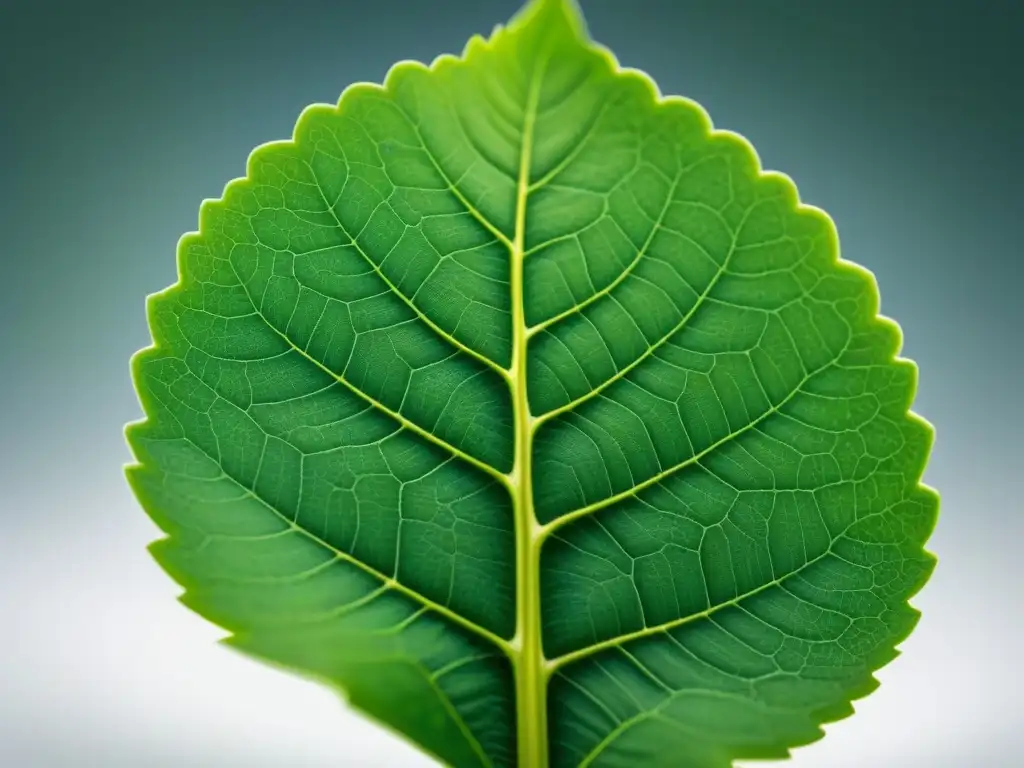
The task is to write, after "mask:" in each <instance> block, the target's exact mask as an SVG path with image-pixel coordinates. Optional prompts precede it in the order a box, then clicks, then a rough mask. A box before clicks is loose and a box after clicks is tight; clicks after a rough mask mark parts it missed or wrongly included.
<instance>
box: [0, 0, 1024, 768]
mask: <svg viewBox="0 0 1024 768" xmlns="http://www.w3.org/2000/svg"><path fill="white" fill-rule="evenodd" d="M517 5H518V2H517V0H434V2H427V1H426V0H376V2H369V3H367V2H354V1H353V0H347V1H346V0H332V1H331V2H326V1H325V2H315V1H307V0H302V1H300V0H289V1H288V2H285V3H275V2H269V1H268V0H246V1H245V2H243V1H242V0H238V1H237V2H224V1H222V0H187V1H184V0H178V1H177V2H159V3H158V2H146V1H143V0H92V1H91V2H85V1H84V0H60V1H58V2H54V1H50V2H47V1H46V0H23V1H22V2H16V1H15V2H12V0H0V137H2V140H3V148H4V151H3V152H2V153H0V179H2V182H3V183H2V185H0V228H2V229H0V232H2V237H0V262H2V267H3V271H2V273H0V361H2V362H0V408H2V418H0V454H2V461H0V523H2V527H0V765H4V766H11V768H21V767H22V766H26V767H34V766H43V767H45V768H49V767H50V766H55V767H58V766H68V767H71V766H131V767H132V768H135V767H137V766H143V765H145V766H160V767H163V766H168V767H171V766H199V767H203V768H205V767H207V766H209V767H211V768H219V767H220V766H224V767H227V768H231V767H234V766H246V767H250V766H252V767H257V766H258V767H264V766H266V767H267V768H270V767H284V768H305V767H307V766H309V767H317V768H319V767H321V766H322V767H323V768H327V767H328V766H338V765H351V766H396V767H400V768H405V767H406V766H408V767H409V768H414V767H415V766H428V765H430V764H431V763H430V761H429V760H427V759H425V758H423V757H422V756H420V755H419V754H418V753H416V752H415V751H414V750H412V749H411V748H410V747H408V746H406V745H405V744H404V743H403V742H401V741H399V740H397V739H395V738H394V737H392V736H391V735H390V734H388V733H387V732H385V731H384V730H383V729H381V728H379V727H377V726H375V725H373V724H370V723H368V722H366V721H364V720H363V719H362V718H361V717H359V716H357V715H355V714H353V713H351V712H350V711H348V710H347V709H345V708H344V707H343V706H342V705H341V704H340V703H339V701H338V699H337V697H336V696H335V695H334V694H332V693H331V692H330V691H328V690H326V689H322V688H320V687H318V686H316V685H314V684H312V683H308V682H306V681H303V680H301V679H299V678H295V677H292V676H290V675H286V674H284V673H281V672H278V671H275V670H272V669H270V668H267V667H263V666H262V665H260V664H257V663H255V662H253V661H250V660H248V659H246V658H243V657H241V656H239V655H236V654H235V653H233V652H231V651H229V650H227V649H225V648H223V647H221V646H219V645H217V644H216V643H215V642H214V641H215V639H216V638H218V637H220V636H221V634H222V633H221V632H220V631H219V630H218V629H216V628H215V627H213V626H212V625H209V624H207V623H206V622H204V621H203V620H202V619H200V618H198V617H197V616H195V615H193V614H191V613H190V612H188V611H187V610H186V609H185V608H183V607H182V606H180V605H179V604H178V603H176V602H175V600H174V597H175V595H176V594H177V592H178V589H177V587H176V586H175V585H174V584H173V583H172V582H171V581H170V580H169V579H168V578H167V577H166V576H164V574H163V573H162V572H161V571H160V570H159V569H158V568H157V566H156V565H155V564H154V563H153V562H152V561H151V560H150V559H149V557H148V555H147V553H146V551H145V548H144V547H145V545H146V544H147V543H148V542H149V541H150V540H151V539H153V538H154V537H155V536H156V535H157V531H156V529H155V527H154V526H153V525H152V524H151V523H150V522H149V521H148V519H147V518H146V517H145V516H144V514H143V513H142V512H141V511H140V510H139V509H138V507H137V506H136V504H135V501H134V499H133V497H132V496H131V494H130V492H129V490H128V488H127V485H126V484H125V482H124V480H123V476H122V464H123V463H124V462H126V461H127V460H128V459H129V454H128V451H127V449H126V447H125V445H124V441H123V438H122V433H121V430H122V426H123V424H124V423H125V422H126V421H129V420H134V419H136V418H138V416H139V408H138V405H137V403H136V399H135V395H134V393H133V390H132V387H131V382H130V380H129V377H128V358H129V356H130V355H131V353H132V352H134V351H135V350H136V349H137V348H139V347H142V346H145V345H146V344H147V343H148V340H149V334H148V330H147V328H146V325H145V317H144V314H143V301H144V297H145V295H146V294H147V293H150V292H153V291H156V290H159V289H161V288H163V287H164V286H166V285H167V284H169V283H171V282H173V281H174V279H175V261H174V249H175V244H176V242H177V239H178V237H179V235H181V234H182V233H183V232H185V231H188V230H191V229H193V228H194V227H195V225H196V216H197V211H198V207H199V203H200V201H201V200H202V199H203V198H205V197H216V196H219V194H220V192H221V190H222V188H223V185H224V183H225V182H226V181H228V180H229V179H231V178H233V177H235V176H238V175H241V174H242V173H244V164H245V159H246V157H247V155H248V153H249V151H250V150H251V149H252V148H253V147H254V146H256V145H257V144H259V143H261V142H264V141H267V140H272V139H279V138H286V137H287V136H288V135H290V132H291V128H292V125H293V123H294V121H295V119H296V117H297V116H298V114H299V112H300V111H301V109H302V108H303V107H304V106H305V105H307V104H308V103H311V102H324V101H327V102H334V101H335V100H336V98H337V96H338V94H339V93H340V91H341V90H342V88H343V87H344V86H345V85H347V84H348V83H350V82H353V81H358V80H371V81H378V82H379V81H380V80H381V79H382V78H383V76H384V73H385V71H386V70H387V68H388V66H389V65H390V64H391V63H393V62H394V61H396V60H398V59H402V58H415V59H419V60H426V61H429V60H430V59H432V58H433V57H434V56H435V55H437V54H439V53H443V52H458V51H461V49H462V46H463V44H464V42H465V41H466V40H467V38H468V37H469V36H470V35H471V34H472V33H474V32H484V33H486V32H489V31H490V29H491V27H492V26H493V24H494V23H495V22H498V21H503V20H505V19H507V18H508V17H509V16H511V15H512V14H513V13H514V12H515V11H516V9H517ZM583 6H584V10H585V11H586V13H587V16H588V19H589V23H590V28H591V31H592V33H593V35H594V37H595V38H596V39H597V40H599V41H601V42H603V43H605V44H607V45H608V46H610V47H611V48H612V49H613V50H614V51H615V52H616V54H617V55H618V57H619V59H620V61H622V62H623V63H624V64H626V65H630V66H636V67H639V68H642V69H645V70H647V71H648V72H649V73H650V74H651V75H652V76H653V77H654V78H655V80H656V81H657V82H658V83H659V85H660V87H661V89H662V91H663V92H665V93H679V94H683V95H686V96H690V97H691V98H694V99H696V100H697V101H699V102H701V103H702V104H703V105H704V106H705V107H706V108H707V109H708V111H709V112H710V114H711V116H712V118H713V119H714V121H715V123H716V125H717V126H718V127H721V128H729V129H732V130H735V131H738V132H740V133H742V134H744V135H745V136H747V137H748V138H749V139H750V140H751V141H752V142H753V143H754V145H755V146H756V147H757V149H758V151H759V153H760V155H761V158H762V161H763V163H764V165H765V167H767V168H770V169H776V170H781V171H784V172H786V173H788V174H790V175H791V176H792V177H793V178H794V179H795V180H796V182H797V184H798V185H799V188H800V191H801V195H802V198H803V199H804V200H805V201H806V202H809V203H812V204H814V205H817V206H820V207H822V208H824V209H825V210H827V211H829V212H830V213H831V215H832V216H833V218H834V219H835V221H836V223H837V225H838V228H839V233H840V237H841V240H842V243H843V254H844V256H846V257H847V258H849V259H851V260H854V261H857V262H859V263H861V264H863V265H865V266H867V267H868V268H870V269H872V270H873V271H874V272H875V273H876V275H877V276H878V280H879V283H880V286H881V291H882V296H883V311H884V312H885V313H886V314H888V315H890V316H891V317H894V318H896V319H897V320H898V321H899V322H900V323H901V324H902V326H903V329H904V332H905V335H906V343H905V354H906V355H907V356H909V357H911V358H913V359H915V360H917V362H918V363H919V365H920V367H921V386H920V391H919V395H918V399H917V406H916V410H917V411H918V412H919V413H921V414H922V415H924V416H925V417H927V418H928V419H929V420H931V421H932V422H933V423H934V424H935V425H936V427H937V429H938V441H937V444H936V448H935V451H934V454H933V458H932V462H931V464H930V466H929V469H928V472H927V475H926V480H927V481H928V482H929V483H930V484H931V485H934V486H936V487H937V488H939V490H940V491H941V492H942V494H943V511H942V517H941V520H940V523H939V526H938V529H937V531H936V533H935V535H934V537H933V539H932V541H931V549H932V550H933V551H934V552H936V553H937V554H938V556H939V558H940V563H939V567H938V569H937V570H936V572H935V576H934V577H933V579H932V581H931V583H930V584H929V586H928V587H927V588H926V589H925V590H924V591H923V592H922V593H921V594H920V595H919V596H918V597H917V598H915V600H914V604H915V605H916V606H918V607H919V608H920V609H921V610H922V611H923V612H924V616H923V619H922V620H921V623H920V624H919V626H918V629H917V631H916V632H915V634H914V635H913V636H912V637H911V638H910V639H909V640H908V641H907V642H906V643H905V644H904V645H903V650H904V655H903V656H901V657H900V658H899V659H898V660H897V661H895V662H893V663H892V664H891V665H890V666H888V667H887V668H885V669H884V670H883V672H882V673H881V674H880V679H881V681H882V687H881V688H880V689H879V690H878V691H877V692H876V693H874V694H873V695H872V696H870V697H869V698H868V699H865V700H863V701H862V702H861V703H859V704H858V707H857V709H858V714H857V715H856V716H854V717H853V718H852V719H848V720H845V721H842V722H840V723H837V724H835V725H832V726H830V727H829V728H828V729H827V730H828V734H829V735H828V737H827V738H826V739H825V740H824V741H822V742H819V743H817V744H815V745H812V746H810V747H808V748H805V749H801V750H798V751H797V753H796V757H795V759H794V760H793V761H792V763H791V765H792V766H793V768H805V767H806V768H813V767H814V766H827V767H828V768H839V767H840V766H841V767H843V768H854V767H856V768H863V767H865V766H866V767H871V766H894V767H897V766H898V767H900V768H915V767H916V766H922V767H923V766H928V767H929V768H961V767H963V768H974V767H975V766H978V767H981V766H985V767H986V768H987V767H988V766H996V767H997V768H1001V767H1002V766H1006V767H1007V768H1012V767H1013V766H1020V765H1024V735H1022V733H1024V727H1022V719H1024V718H1022V715H1021V712H1024V700H1022V694H1021V691H1022V689H1024V680H1022V664H1021V658H1022V654H1021V650H1022V646H1021V630H1022V629H1024V626H1022V624H1021V623H1020V618H1019V611H1020V607H1021V602H1022V601H1021V590H1020V585H1021V584H1022V583H1024V580H1022V570H1024V569H1022V567H1021V563H1020V560H1021V558H1022V556H1024V550H1022V549H1021V542H1022V534H1024V514H1022V508H1021V503H1020V498H1021V494H1020V492H1019V491H1018V490H1017V488H1015V487H1013V486H1015V485H1016V484H1017V483H1019V482H1020V479H1021V478H1020V475H1021V470H1022V469H1024V460H1022V452H1021V450H1020V442H1019V441H1020V436H1021V435H1022V434H1024V419H1022V411H1024V408H1022V405H1021V403H1022V399H1024V397H1022V396H1024V387H1022V372H1024V363H1022V359H1024V354H1022V353H1024V344H1022V342H1021V334H1022V333H1024V322H1022V321H1024V310H1022V306H1024V299H1022V298H1021V297H1022V296H1024V294H1022V291H1021V288H1020V285H1021V280H1022V279H1024V262H1022V258H1021V256H1022V248H1021V241H1022V236H1024V230H1022V228H1021V225H1022V220H1024V193H1022V185H1021V179H1022V177H1024V174H1022V171H1024V140H1022V137H1024V62H1022V60H1024V55H1021V54H1020V53H1016V54H1015V53H1014V51H1015V50H1017V51H1019V50H1020V48H1019V46H1020V45H1021V39H1022V37H1024V4H1022V3H1014V2H1012V1H1011V0H1006V2H1004V3H1000V2H993V1H992V0H988V1H987V2H980V1H979V0H959V1H958V2H930V3H924V2H921V3H912V2H903V3H894V2H883V1H882V0H870V1H868V2H865V1H864V0H858V2H853V0H850V1H849V2H823V1H822V0H817V1H816V2H815V1H814V0H761V1H758V0H747V2H739V1H738V0H729V1H723V0H715V1H713V0H698V1H695V2H685V1H684V0H664V1H663V2H655V0H647V1H646V2H642V1H641V0H583ZM1013 6H1016V11H1015V12H1014V11H1013V10H1012V9H1013ZM1014 711H1016V713H1017V714H1016V715H1014V714H1013V713H1014Z"/></svg>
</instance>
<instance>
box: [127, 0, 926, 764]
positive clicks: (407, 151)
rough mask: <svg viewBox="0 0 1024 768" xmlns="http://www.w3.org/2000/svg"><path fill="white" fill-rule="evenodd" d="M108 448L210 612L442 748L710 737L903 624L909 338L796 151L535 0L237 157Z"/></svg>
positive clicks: (832, 693)
mask: <svg viewBox="0 0 1024 768" xmlns="http://www.w3.org/2000/svg"><path fill="white" fill-rule="evenodd" d="M178 261H179V272H180V280H179V282H178V283H177V284H176V285H174V286H172V287H171V288H168V289H167V290H165V291H163V292H162V293H159V294H157V295H155V296H153V297H151V299H150V302H149V305H148V315H149V325H150V328H151V331H152V335H153V341H154V343H153V346H151V347H150V348H148V349H145V350H143V351H141V352H140V353H138V354H137V355H136V356H135V358H134V359H133V366H132V368H133V374H134V379H135V382H136V386H137V389H138V393H139V396H140V399H141V402H142V405H143V408H144V411H145V420H144V421H142V422H140V423H137V424H134V425H131V426H130V427H129V430H128V437H129V442H130V445H131V447H132V450H133V453H134V456H135V458H136V460H137V463H136V464H135V465H133V466H132V467H130V468H129V479H130V482H131V485H132V487H133V489H134V491H135V493H136V495H137V496H138V499H139V501H140V502H141V504H142V506H143V507H144V508H145V510H146V512H147V513H148V514H149V515H150V516H151V517H152V518H153V520H154V521H156V523H157V524H158V525H159V526H160V528H161V529H162V530H163V531H164V532H165V533H166V537H165V538H163V539H161V540H160V541H157V542H156V543H155V544H154V545H153V547H152V551H153V553H154V555H155V557H156V559H157V560H158V562H159V563H160V564H161V565H162V566H163V567H164V568H165V569H166V570H167V571H168V572H169V573H170V574H171V576H173V578H174V579H175V580H177V581H178V582H179V583H180V584H181V585H182V586H183V587H184V589H185V592H184V594H183V596H182V600H183V601H184V602H185V603H186V604H187V605H188V606H189V607H191V608H192V609H193V610H195V611H196V612H197V613H199V614H201V615H202V616H204V617H206V618H208V619H210V620H211V621H213V622H215V623H217V624H218V625H220V626H221V627H223V628H225V629H226V630H228V631H229V633H230V636H229V638H228V640H227V642H229V643H230V644H231V645H233V646H235V647H237V648H240V649H242V650H243V651H245V652H247V653H249V654H251V655H253V656H255V657H258V658H260V659H263V660H267V661H270V662H273V663H275V664H277V665H281V666H284V667H286V668H288V669H291V670H294V671H296V672H299V673H301V674H304V675H308V676H312V677H314V678H316V679H319V680H322V681H325V682H327V683H329V684H330V685H332V686H335V687H336V688H338V689H339V690H341V691H343V692H344V693H345V695H347V696H348V698H349V699H350V701H351V703H352V704H353V705H354V706H355V707H357V708H358V709H360V710H362V711H363V712H364V713H366V714H368V715H369V716H371V717H372V718H374V719H376V720H377V721H379V722H381V723H384V724H386V725H387V726H389V727H390V728H391V729H393V730H394V731H396V732H398V733H399V734H402V735H404V736H405V737H406V738H407V739H409V740H410V741H412V742H413V743H415V744H416V745H418V746H419V747H420V748H421V749H423V750H425V751H426V752H428V753H430V754H432V755H433V756H435V757H436V758H437V759H439V760H440V761H442V762H443V763H445V764H448V765H451V766H457V767H459V768H462V767H463V766H465V767H467V768H468V767H470V766H478V767H481V768H483V767H493V768H502V767H506V766H508V767H511V766H519V767H520V768H570V767H571V766H579V767H584V766H593V767H594V768H598V767H600V768H633V766H672V767H673V768H726V767H727V766H730V765H732V761H733V760H734V759H738V758H781V757H785V756H786V755H787V754H788V750H789V749H790V748H791V747H794V746H798V745H803V744H807V743H809V742H811V741H814V740H815V739H817V738H819V737H820V736H821V734H822V732H821V729H820V726H821V725H822V723H825V722H829V721H832V720H835V719H837V718H841V717H844V716H846V715H848V714H850V713H851V712H852V708H851V704H850V702H851V701H852V700H853V699H855V698H857V697H860V696H863V695H865V694H867V693H868V692H870V691H871V690H872V688H873V687H874V686H875V685H876V683H875V680H874V678H873V677H872V673H873V671H874V670H876V669H878V668H879V667H880V666H882V665H883V664H885V663H886V662H888V661H889V660H891V659H892V658H893V657H894V656H895V655H896V651H895V650H894V647H895V646H896V645H897V644H898V643H899V642H900V641H901V640H902V639H903V638H905V637H906V635H907V634H908V633H909V632H910V631H911V629H912V628H913V626H914V623H915V620H916V617H917V613H916V611H915V610H914V609H912V608H911V607H910V606H909V605H908V602H907V601H908V599H909V598H910V597H911V596H912V595H913V594H914V593H915V592H916V591H917V590H918V589H919V588H920V587H921V586H922V585H923V584H924V582H925V581H926V579H927V578H928V576H929V574H930V572H931V570H932V567H933V558H932V556H931V555H930V554H928V553H927V552H926V551H925V550H924V544H925V541H926V539H927V538H928V536H929V534H930V532H931V530H932V528H933V525H934V522H935V518H936V514H937V496H936V495H935V493H934V492H933V491H931V490H930V489H928V488H926V487H925V486H922V485H921V484H920V478H921V475H922V471H923V469H924V466H925V464H926V461H927V457H928V453H929V451H930V447H931V442H932V431H931V429H930V427H929V426H928V425H927V424H926V423H925V422H924V421H922V420H921V419H919V418H917V417H916V416H914V415H913V414H911V413H910V411H909V408H910V406H911V402H912V399H913V396H914V392H915V389H916V375H917V374H916V368H915V367H914V365H913V364H912V363H910V362H908V361H906V360H903V359H902V358H900V357H898V353H899V349H900V344H901V339H900V332H899V328H898V327H897V326H896V325H895V324H894V323H893V322H891V321H888V320H885V319H883V318H881V317H879V315H878V308H879V307H878V293H877V290H876V287H875V284H874V281H873V279H872V277H871V275H870V274H869V273H867V272H866V271H865V270H863V269H861V268H859V267H856V266H854V265H853V264H851V263H849V262H846V261H843V260H841V259H839V257H838V242H837V238H836V233H835V230H834V226H833V224H832V222H831V221H830V219H829V218H828V217H827V216H826V215H825V214H824V213H822V212H821V211H819V210H817V209H814V208H810V207H808V206H805V205H803V204H801V203H800V202H799V200H798V197H797V193H796V190H795V188H794V186H793V184H792V182H791V181H790V180H789V179H788V178H787V177H785V176H783V175H781V174H777V173H766V172H764V171H762V170H761V169H760V167H759V163H758V159H757V156H756V155H755V153H754V151H753V149H752V148H751V147H750V146H749V145H748V144H747V143H746V142H745V141H744V140H743V139H741V138H740V137H738V136H736V135H735V134H731V133H727V132H723V131H718V130H714V129H713V128H712V126H711V123H710V121H709V119H708V117H707V115H706V114H705V113H704V111H703V110H702V109H701V108H700V107H699V106H698V105H696V104H694V103H693V102H691V101H687V100H685V99H681V98H662V97H661V96H660V95H659V94H658V92H657V90H656V88H655V86H654V84H653V83H652V82H651V80H650V79H649V78H648V77H647V76H645V75H644V74H642V73H640V72H636V71H631V70H624V69H622V68H620V67H619V65H618V64H617V63H616V61H615V59H614V58H613V57H612V55H611V54H610V53H609V52H608V51H607V50H605V49H603V48H601V47H599V46H597V45H595V44H594V43H592V42H591V41H590V39H589V37H588V35H587V33H586V31H585V28H584V26H583V22H582V18H581V16H580V15H579V12H578V10H577V9H576V8H575V6H573V5H572V4H571V3H570V2H567V1H566V0H535V2H533V3H532V4H530V5H529V6H528V7H527V8H525V9H524V10H523V11H522V12H521V13H520V15H519V16H518V17H517V18H516V19H514V20H513V21H512V22H511V23H510V24H509V25H507V26H506V27H499V28H498V29H496V31H495V32H494V33H493V34H492V35H491V37H490V38H488V39H484V38H482V37H474V38H473V39H472V40H471V41H470V42H469V44H468V45H467V47H466V49H465V51H464V54H463V55H462V56H461V57H458V58H457V57H453V56H443V57H441V58H439V59H437V60H436V61H435V62H434V63H433V64H432V65H431V66H429V67H428V66H424V65H422V64H418V63H412V62H402V63H400V64H398V65H396V66H395V67H394V68H392V69H391V71H390V72H389V73H388V76H387V78H386V81H385V83H384V85H383V86H377V85H367V84H359V85H355V86H352V87H350V88H348V89H346V90H345V92H344V93H343V95H342V96H341V99H340V101H339V102H338V103H337V104H336V105H333V106H327V105H316V106H312V107H309V108H308V109H307V110H305V111H304V112H303V114H302V116H301V118H300V119H299V121H298V124H297V126H296V128H295V132H294V137H293V139H292V140H291V141H287V142H277V143H272V144H267V145H264V146H261V147H259V148H258V149H256V150H255V151H254V152H253V154H252V155H251V157H250V159H249V163H248V168H247V174H246V176H245V178H243V179H239V180H236V181H233V182H231V183H230V184H229V185H228V186H227V188H226V189H225V191H224V194H223V197H222V198H221V199H219V200H215V201H206V202H205V203H204V204H203V205H202V208H201V212H200V225H199V231H198V232H195V233H192V234H189V235H186V236H185V237H184V238H183V239H182V240H181V242H180V245H179V249H178Z"/></svg>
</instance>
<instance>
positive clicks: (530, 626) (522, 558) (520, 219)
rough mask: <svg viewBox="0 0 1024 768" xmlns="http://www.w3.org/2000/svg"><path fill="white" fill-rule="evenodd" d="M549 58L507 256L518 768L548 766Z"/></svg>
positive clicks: (529, 101) (527, 122) (532, 99)
mask: <svg viewBox="0 0 1024 768" xmlns="http://www.w3.org/2000/svg"><path fill="white" fill-rule="evenodd" d="M546 67H547V56H546V55H545V56H544V57H541V58H540V59H539V60H538V63H537V67H536V69H535V70H534V72H533V75H532V77H531V80H530V85H529V89H528V91H527V98H526V106H525V114H524V116H523V139H522V149H521V150H520V157H519V178H518V182H517V188H516V210H515V232H514V235H513V238H512V247H511V253H510V262H511V264H510V273H511V274H510V280H509V283H510V288H511V305H512V367H511V368H510V370H509V387H510V389H511V394H512V410H513V423H514V428H515V460H514V463H513V466H512V472H511V474H510V480H511V486H512V508H513V515H514V517H515V542H516V631H515V635H514V636H513V637H512V640H511V642H510V644H509V645H510V656H511V661H512V667H513V673H514V675H515V683H516V733H517V746H518V748H517V753H518V756H519V759H518V762H519V767H520V768H547V766H548V738H547V726H548V723H547V690H546V689H547V674H546V664H545V659H544V649H543V641H542V636H541V613H540V547H541V541H542V539H541V535H540V531H541V526H540V525H539V524H538V522H537V518H536V515H535V514H534V509H533V473H532V471H531V469H532V467H531V463H532V454H533V434H534V427H535V426H536V425H535V423H534V422H535V420H534V418H533V416H532V415H531V413H530V404H529V400H528V396H527V378H526V365H527V340H528V334H527V325H526V307H525V303H524V296H523V260H524V254H525V238H526V204H527V199H528V198H529V194H530V166H531V154H532V149H533V131H534V124H535V122H536V118H537V108H538V102H539V100H540V87H541V81H542V79H543V77H544V71H545V69H546Z"/></svg>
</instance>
